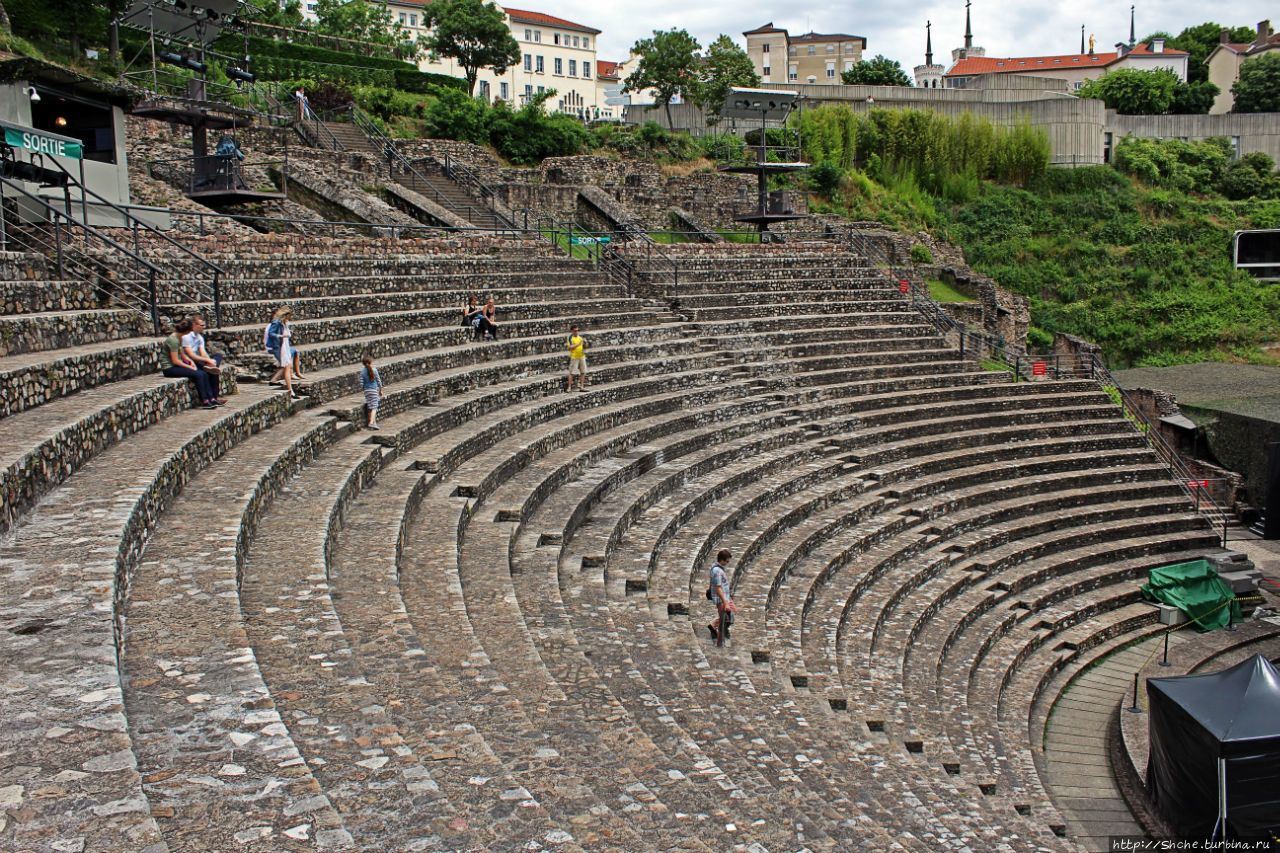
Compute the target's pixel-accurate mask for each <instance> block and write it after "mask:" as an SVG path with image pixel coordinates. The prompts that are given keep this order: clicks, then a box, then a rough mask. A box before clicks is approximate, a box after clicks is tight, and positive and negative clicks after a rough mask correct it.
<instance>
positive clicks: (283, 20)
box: [251, 0, 306, 29]
mask: <svg viewBox="0 0 1280 853" xmlns="http://www.w3.org/2000/svg"><path fill="white" fill-rule="evenodd" d="M263 6H264V7H265V8H264V9H263V10H262V12H261V13H260V14H254V15H251V19H252V20H254V21H259V22H261V23H264V24H271V25H272V26H275V27H290V28H292V29H300V28H302V27H304V26H306V23H305V21H306V19H305V18H304V17H303V16H302V3H301V0H288V2H287V3H284V4H283V5H281V4H280V3H276V2H271V0H268V2H266V3H264V4H263Z"/></svg>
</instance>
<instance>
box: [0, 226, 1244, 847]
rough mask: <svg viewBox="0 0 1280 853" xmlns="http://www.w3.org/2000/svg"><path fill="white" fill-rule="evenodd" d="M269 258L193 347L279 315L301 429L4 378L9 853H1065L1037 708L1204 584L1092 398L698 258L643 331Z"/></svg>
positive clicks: (1140, 455)
mask: <svg viewBox="0 0 1280 853" xmlns="http://www.w3.org/2000/svg"><path fill="white" fill-rule="evenodd" d="M270 240H271V238H268V237H263V238H261V239H260V240H259V242H260V243H261V248H262V249H263V251H255V246H256V245H257V244H255V243H254V241H253V239H246V240H242V241H240V242H239V243H238V244H237V246H236V247H234V248H233V249H230V250H229V251H226V252H222V253H219V252H218V251H216V246H214V245H213V244H212V243H211V247H210V248H211V252H210V254H211V256H215V257H218V258H219V262H220V263H223V264H224V265H225V266H226V267H227V268H228V269H229V270H231V271H232V275H231V277H230V280H228V281H227V282H225V284H224V299H225V307H224V325H223V327H222V328H221V329H218V330H216V333H215V334H211V336H210V337H211V339H214V340H215V341H216V342H217V344H218V345H219V346H222V347H224V348H225V349H226V350H228V351H229V352H231V353H234V354H235V361H236V362H237V363H238V364H239V365H241V366H242V367H247V368H249V370H248V371H247V375H246V376H245V377H244V379H245V380H250V379H253V378H254V376H253V374H255V373H258V374H259V375H260V373H261V372H264V371H265V370H267V369H268V366H267V365H266V364H264V363H261V357H260V356H259V355H258V353H257V352H256V350H257V348H258V347H260V346H261V343H260V341H261V329H262V324H263V322H264V321H265V317H266V315H267V313H268V312H269V310H270V309H271V308H272V307H274V306H277V305H280V304H288V305H290V306H292V307H293V308H294V310H295V313H296V315H297V318H296V322H295V324H294V334H295V339H296V341H297V343H298V344H299V346H300V349H301V353H302V358H303V363H304V368H305V370H306V372H307V373H308V374H310V375H311V376H312V381H311V383H310V386H309V390H308V393H309V395H310V396H309V398H308V399H307V400H306V401H305V402H304V404H303V405H300V406H295V405H293V404H292V403H290V401H289V400H288V399H287V395H285V394H284V393H283V392H281V391H278V390H275V389H270V388H267V387H265V386H264V385H262V384H260V383H255V382H251V381H242V382H241V384H240V388H239V393H238V394H236V395H235V396H234V397H233V402H232V403H231V404H230V405H228V406H227V407H225V408H224V409H221V410H219V411H217V412H200V411H197V412H187V411H185V410H186V409H188V408H190V391H189V389H188V388H187V387H186V384H185V383H184V382H175V381H170V380H162V379H157V378H155V376H154V370H155V366H156V361H157V359H158V356H159V353H158V342H157V341H156V340H155V339H154V338H146V337H140V336H138V335H136V334H133V333H131V332H130V331H129V330H128V329H123V328H122V329H120V330H119V331H118V332H113V333H112V334H113V335H114V336H112V335H104V334H102V333H100V332H93V331H89V332H87V333H86V334H88V335H96V336H98V337H101V338H104V339H101V340H96V339H95V340H92V341H85V342H77V341H75V340H74V339H67V340H62V339H54V340H55V341H56V343H57V345H56V346H55V345H54V344H53V342H51V344H50V346H49V347H46V348H41V346H40V340H41V336H40V335H31V336H28V338H27V340H29V341H31V342H32V344H31V345H29V346H28V345H24V349H27V350H28V351H25V352H15V353H11V354H9V355H4V356H0V373H3V375H5V376H7V377H14V378H15V381H17V382H18V385H17V386H16V387H17V388H19V389H21V390H14V391H9V390H6V395H7V396H6V397H5V400H6V406H7V407H8V408H7V410H6V412H7V413H6V414H5V416H4V417H3V419H2V420H0V423H2V424H3V425H4V431H3V439H0V459H3V460H5V461H6V463H7V467H6V468H5V469H4V470H5V472H6V473H5V476H6V478H7V479H6V481H5V488H4V492H3V494H4V496H5V506H4V514H3V518H4V520H5V525H6V530H7V533H6V535H5V539H3V540H0V577H3V579H4V583H3V584H0V589H3V590H4V593H3V596H0V617H2V619H3V625H4V627H5V628H6V629H7V630H6V631H4V632H0V636H2V637H4V638H5V640H4V643H3V644H2V645H0V664H2V665H3V666H4V668H5V671H6V673H8V674H9V676H8V678H7V682H6V683H7V684H8V685H9V690H8V691H7V692H6V695H5V697H4V698H3V699H0V709H2V710H0V719H3V720H4V722H5V725H4V726H3V727H2V728H0V747H2V748H0V773H2V774H3V775H4V778H5V779H6V780H7V781H6V783H5V784H6V786H7V787H4V788H2V789H0V791H2V792H3V796H4V797H5V802H6V813H5V821H4V823H3V825H0V846H4V847H5V848H6V849H8V848H10V847H12V848H14V849H46V848H47V849H72V848H77V849H85V850H113V849H138V850H142V849H145V850H147V851H149V853H159V851H163V850H246V851H278V850H344V851H345V850H370V851H372V850H435V851H478V850H493V851H507V850H510V851H516V850H539V849H548V850H565V851H634V850H677V851H698V853H705V851H710V850H717V851H720V850H732V851H749V852H750V853H760V851H802V850H808V851H845V850H853V849H866V850H877V851H880V850H883V851H926V850H936V849H938V848H940V847H941V848H946V849H972V850H1001V851H1023V850H1027V851H1073V850H1078V849H1081V848H1080V847H1079V845H1078V844H1077V842H1076V840H1075V838H1074V834H1075V832H1076V827H1075V826H1074V825H1073V823H1072V820H1073V818H1072V817H1070V814H1072V813H1064V812H1063V811H1060V810H1059V805H1058V803H1057V802H1056V800H1055V797H1054V793H1053V789H1052V786H1051V785H1048V784H1047V783H1046V782H1045V781H1044V779H1043V777H1042V775H1041V767H1042V766H1043V763H1044V755H1043V752H1042V748H1041V747H1042V740H1043V737H1042V735H1043V731H1044V728H1043V726H1044V720H1043V715H1040V716H1037V714H1033V713H1031V712H1029V709H1031V708H1043V707H1044V705H1045V703H1046V702H1051V699H1052V697H1053V696H1054V695H1056V694H1055V692H1054V691H1055V690H1058V689H1060V688H1061V684H1062V681H1061V678H1062V676H1063V675H1064V674H1067V673H1070V672H1071V671H1073V668H1074V667H1083V666H1085V665H1086V664H1087V662H1088V661H1090V660H1094V659H1096V657H1097V656H1098V655H1101V654H1103V653H1104V652H1106V651H1108V650H1112V649H1114V648H1117V647H1118V646H1119V645H1121V644H1123V643H1124V642H1126V641H1129V640H1132V639H1139V638H1142V637H1144V636H1146V635H1147V634H1149V633H1150V632H1151V631H1152V630H1153V629H1154V625H1153V618H1154V617H1153V615H1152V614H1153V611H1152V610H1151V609H1150V608H1146V607H1145V606H1144V605H1140V604H1137V603H1136V598H1135V591H1136V588H1137V585H1138V584H1139V583H1141V581H1142V579H1143V575H1144V573H1145V572H1146V571H1147V570H1148V569H1149V568H1151V567H1153V566H1156V565H1160V564H1162V563H1167V562H1174V561H1179V560H1182V559H1186V558H1189V557H1191V556H1197V555H1202V554H1210V553H1215V552H1217V551H1218V550H1220V549H1219V548H1218V545H1217V541H1216V539H1215V538H1214V536H1213V534H1212V532H1211V531H1209V530H1208V528H1207V526H1206V525H1205V524H1204V523H1203V522H1202V521H1201V520H1200V519H1199V518H1198V517H1197V516H1195V515H1194V513H1193V508H1192V507H1191V506H1190V505H1189V504H1188V502H1187V501H1186V500H1185V498H1184V497H1182V494H1181V492H1180V491H1179V490H1178V489H1177V488H1176V485H1175V484H1173V483H1172V481H1170V480H1169V479H1168V476H1167V474H1166V473H1165V471H1164V469H1163V468H1162V467H1161V466H1160V465H1159V464H1158V463H1157V461H1156V460H1155V458H1154V456H1153V454H1152V453H1151V452H1150V451H1149V450H1148V449H1147V448H1146V445H1145V443H1144V441H1143V439H1142V437H1141V435H1140V434H1139V433H1137V432H1136V431H1135V430H1134V429H1133V427H1132V426H1131V425H1130V424H1129V422H1128V421H1126V420H1125V419H1124V418H1123V417H1122V416H1121V415H1120V413H1119V412H1118V410H1116V409H1115V408H1114V406H1112V405H1111V404H1110V401H1109V399H1108V398H1107V397H1106V395H1105V394H1103V393H1102V392H1101V390H1100V389H1099V388H1097V386H1095V385H1093V384H1092V383H1090V382H1087V381H1082V380H1063V381H1044V382H1034V383H1027V382H1016V383H1015V382H1013V381H1011V379H1010V377H1009V375H1008V374H1004V373H991V372H987V371H983V370H981V369H979V368H978V366H977V365H976V364H975V363H974V362H972V361H970V360H968V359H965V358H961V357H960V354H959V353H958V352H956V351H955V350H954V349H952V348H951V347H949V346H948V344H947V343H946V341H944V340H943V339H942V338H940V337H939V336H938V335H937V334H936V333H935V331H934V330H933V328H932V327H931V326H930V325H928V324H927V323H926V322H924V321H923V319H922V318H921V316H920V315H919V314H917V313H916V312H915V311H913V310H912V308H911V305H910V303H909V302H908V301H907V300H906V299H905V298H902V297H901V296H900V295H899V294H898V293H897V288H896V287H895V286H893V285H892V284H891V283H889V282H887V281H885V280H883V279H882V278H881V277H880V276H879V275H878V274H877V273H876V272H875V271H874V270H872V269H870V268H868V267H866V266H865V265H864V263H863V261H862V259H860V258H857V257H854V256H850V255H845V254H842V253H836V252H832V251H829V250H826V249H820V248H809V249H806V248H795V247H786V246H781V247H761V248H759V249H756V248H755V247H752V250H751V251H746V252H742V251H739V250H738V248H737V247H731V246H723V247H718V248H717V249H716V250H715V251H716V252H717V254H716V255H715V256H713V257H711V256H709V257H704V258H702V259H701V260H698V261H696V262H692V263H690V274H689V276H688V277H687V278H686V277H685V276H684V275H683V273H682V278H681V293H680V294H679V299H680V303H679V305H678V306H677V307H678V309H679V312H680V313H679V314H677V313H675V312H674V311H672V310H670V307H669V305H668V303H667V302H666V301H657V300H645V299H640V298H631V297H627V296H626V294H625V292H623V291H622V290H621V288H620V287H618V286H615V285H611V284H608V283H606V282H603V281H601V280H600V278H599V276H598V274H597V273H596V271H595V270H593V269H592V268H591V267H590V266H589V265H588V264H586V263H585V262H579V261H571V260H567V259H563V258H556V257H553V256H552V255H551V253H550V249H549V248H542V247H536V246H530V245H528V244H525V243H522V242H519V241H512V242H510V243H502V242H501V241H498V242H494V241H493V238H491V237H490V238H486V240H485V241H482V240H480V238H476V241H477V242H475V243H472V244H467V243H465V242H463V243H456V242H455V243H453V244H449V246H448V248H447V249H446V250H443V251H442V247H441V245H439V244H435V243H433V242H431V241H409V240H400V241H381V242H380V241H373V240H365V241H351V242H350V243H345V242H342V241H331V242H327V243H323V244H321V243H319V242H317V243H315V245H314V246H312V245H310V244H308V243H306V242H303V243H300V244H299V245H298V246H296V247H295V249H294V253H293V254H291V255H286V254H284V253H283V252H279V251H277V250H276V249H275V248H274V247H275V244H274V243H271V242H270ZM268 245H270V246H271V247H272V249H271V251H267V250H266V249H267V247H268ZM6 286H7V285H0V288H3V287H6ZM66 286H67V287H68V289H69V290H70V291H74V289H75V288H74V287H73V286H72V285H66ZM17 287H18V285H17V284H14V285H12V289H14V292H17V291H16V288H17ZM468 294H474V295H477V296H480V297H482V298H483V297H484V296H487V295H489V294H493V295H494V296H495V298H496V300H497V302H498V305H499V322H500V329H501V334H500V339H499V340H498V341H496V342H491V343H476V342H473V341H472V340H471V338H470V335H469V333H468V332H469V330H464V329H461V328H459V327H458V326H457V317H458V310H459V308H458V306H459V303H460V302H461V300H462V298H463V297H464V296H465V295H468ZM6 304H7V303H6ZM191 307H193V308H196V307H199V306H191ZM73 310H77V311H82V310H85V309H84V308H83V307H82V306H76V307H75V308H74V309H73ZM80 319H85V318H80ZM10 320H14V321H15V322H16V321H17V320H16V315H15V316H14V317H9V316H5V317H0V323H5V322H9V321H10ZM570 323H577V324H579V325H580V326H581V327H582V328H583V331H584V334H585V335H586V336H587V340H588V361H589V376H590V383H589V385H588V387H587V389H586V391H585V392H578V391H572V392H566V391H565V376H564V367H565V352H564V335H565V330H566V329H567V327H568V325H569V324H570ZM89 326H90V327H92V324H89ZM74 327H75V324H74V323H70V324H68V328H69V329H74ZM364 353H370V354H372V355H373V357H374V358H375V363H376V364H377V366H378V368H379V370H380V371H381V373H382V376H383V378H384V380H385V381H386V382H387V394H386V396H385V398H384V400H383V405H382V407H381V408H380V412H379V422H380V425H381V430H380V431H378V432H370V431H367V430H364V429H362V428H361V427H362V425H363V423H364V406H363V397H362V395H361V393H360V389H359V383H358V381H357V371H358V368H359V357H360V356H361V355H362V354H364ZM24 377H25V379H24ZM53 378H56V381H54V379H53ZM19 380H20V381H19ZM8 388H9V386H8V385H6V389H8ZM144 545H145V548H144ZM720 547H729V548H730V549H731V550H733V552H734V554H735V559H734V562H733V567H734V571H733V585H734V589H735V596H736V597H737V598H738V600H739V603H740V605H741V608H742V612H741V614H740V621H739V624H738V625H737V626H735V628H734V631H733V636H732V638H731V641H730V643H729V645H728V646H727V647H725V648H715V647H714V646H713V645H712V644H711V643H710V642H709V640H708V638H707V634H706V630H705V628H704V627H703V625H704V621H700V620H705V619H709V605H708V604H707V602H705V600H703V598H702V590H703V587H705V583H706V581H705V566H706V565H707V563H708V562H709V560H710V555H711V554H713V553H714V552H715V550H717V549H719V548H720ZM1037 713H1039V712H1037ZM1037 726H1039V728H1038V729H1037Z"/></svg>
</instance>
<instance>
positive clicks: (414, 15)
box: [409, 12, 418, 27]
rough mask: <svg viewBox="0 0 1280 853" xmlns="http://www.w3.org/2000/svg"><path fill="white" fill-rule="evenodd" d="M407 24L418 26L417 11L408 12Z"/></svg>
mask: <svg viewBox="0 0 1280 853" xmlns="http://www.w3.org/2000/svg"><path fill="white" fill-rule="evenodd" d="M409 26H411V27H416V26H418V13H417V12H410V13H409Z"/></svg>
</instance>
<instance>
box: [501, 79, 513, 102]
mask: <svg viewBox="0 0 1280 853" xmlns="http://www.w3.org/2000/svg"><path fill="white" fill-rule="evenodd" d="M498 97H500V98H502V100H504V101H509V100H511V89H510V87H508V86H507V84H506V83H505V82H503V83H499V84H498Z"/></svg>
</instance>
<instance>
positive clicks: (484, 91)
mask: <svg viewBox="0 0 1280 853" xmlns="http://www.w3.org/2000/svg"><path fill="white" fill-rule="evenodd" d="M480 98H481V99H482V100H485V101H487V100H489V81H488V80H481V81H480Z"/></svg>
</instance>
